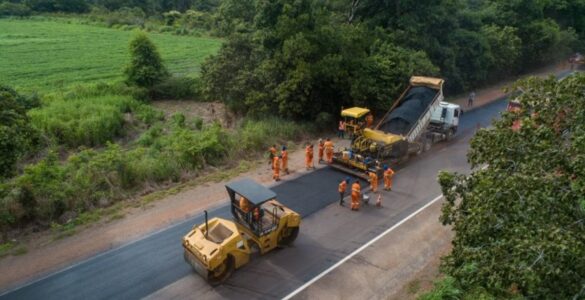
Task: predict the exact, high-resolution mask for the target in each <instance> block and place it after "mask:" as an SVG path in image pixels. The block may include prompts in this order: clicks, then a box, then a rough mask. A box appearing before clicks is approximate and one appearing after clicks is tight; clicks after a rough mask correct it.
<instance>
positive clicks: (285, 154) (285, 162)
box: [280, 146, 289, 175]
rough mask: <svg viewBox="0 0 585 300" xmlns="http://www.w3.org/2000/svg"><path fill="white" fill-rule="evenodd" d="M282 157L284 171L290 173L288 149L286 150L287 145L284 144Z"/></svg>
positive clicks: (281, 152)
mask: <svg viewBox="0 0 585 300" xmlns="http://www.w3.org/2000/svg"><path fill="white" fill-rule="evenodd" d="M280 157H281V159H280V160H281V161H282V171H283V172H285V173H286V174H287V175H288V174H289V173H288V151H287V150H286V146H282V150H281V151H280Z"/></svg>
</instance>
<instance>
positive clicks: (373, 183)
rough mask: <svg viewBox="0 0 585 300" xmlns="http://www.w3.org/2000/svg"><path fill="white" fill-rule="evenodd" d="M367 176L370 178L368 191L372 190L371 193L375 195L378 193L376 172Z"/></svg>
mask: <svg viewBox="0 0 585 300" xmlns="http://www.w3.org/2000/svg"><path fill="white" fill-rule="evenodd" d="M368 176H369V177H370V179H369V182H370V190H372V192H373V193H375V192H377V191H378V175H377V174H376V172H370V173H369V174H368Z"/></svg>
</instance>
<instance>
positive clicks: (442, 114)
mask: <svg viewBox="0 0 585 300" xmlns="http://www.w3.org/2000/svg"><path fill="white" fill-rule="evenodd" d="M460 117H461V107H460V106H459V105H457V104H453V103H449V102H444V101H441V103H440V104H439V106H436V107H434V108H433V110H432V112H431V122H430V123H429V126H428V128H427V129H428V133H429V134H428V136H427V138H429V136H430V138H432V140H433V142H437V141H440V140H447V141H448V140H450V139H451V138H452V137H453V136H454V135H455V133H457V127H458V126H459V118H460Z"/></svg>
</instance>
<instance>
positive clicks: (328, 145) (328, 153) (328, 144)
mask: <svg viewBox="0 0 585 300" xmlns="http://www.w3.org/2000/svg"><path fill="white" fill-rule="evenodd" d="M323 146H324V147H325V157H326V158H327V163H328V164H330V163H332V162H333V147H334V146H333V142H332V141H331V139H330V138H327V140H326V141H325V143H324V144H323Z"/></svg>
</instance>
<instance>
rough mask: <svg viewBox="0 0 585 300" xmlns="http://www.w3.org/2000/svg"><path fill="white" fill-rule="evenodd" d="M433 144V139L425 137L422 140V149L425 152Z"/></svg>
mask: <svg viewBox="0 0 585 300" xmlns="http://www.w3.org/2000/svg"><path fill="white" fill-rule="evenodd" d="M432 145H433V140H432V139H425V140H424V141H423V151H424V152H427V151H429V150H431V146H432Z"/></svg>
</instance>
